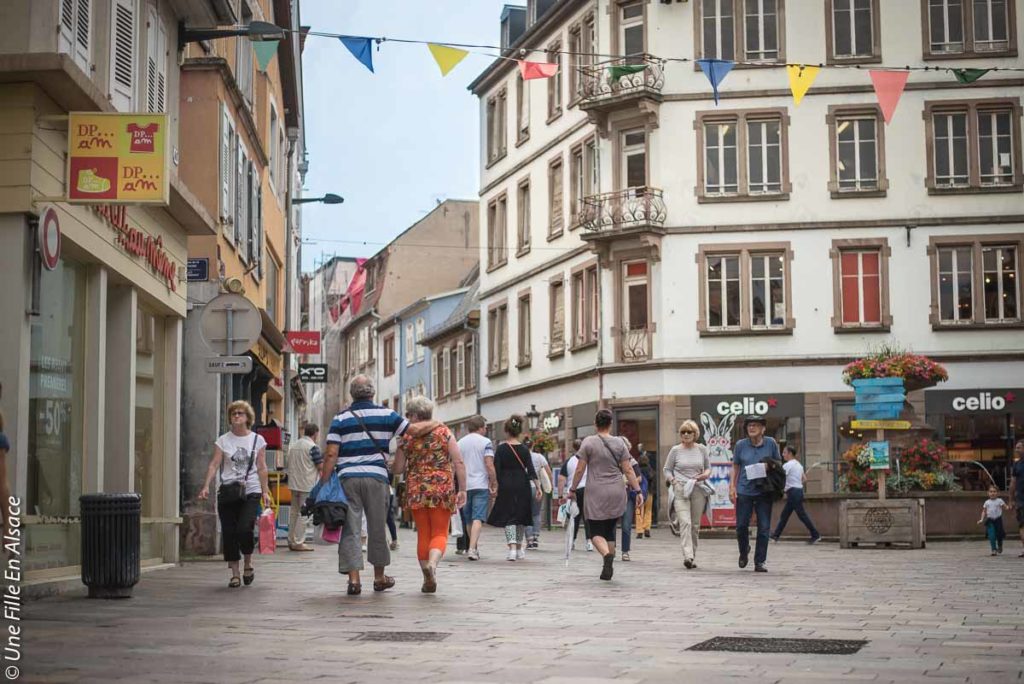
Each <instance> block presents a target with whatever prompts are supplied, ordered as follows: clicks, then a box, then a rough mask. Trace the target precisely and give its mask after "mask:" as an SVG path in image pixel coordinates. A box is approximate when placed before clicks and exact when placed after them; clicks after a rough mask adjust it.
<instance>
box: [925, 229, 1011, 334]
mask: <svg viewBox="0 0 1024 684" xmlns="http://www.w3.org/2000/svg"><path fill="white" fill-rule="evenodd" d="M1022 248H1024V238H1022V236H1021V235H1019V234H1012V235H981V236H975V237H972V238H958V237H946V236H942V237H932V239H931V245H930V246H929V253H930V255H931V267H932V279H933V285H932V316H931V322H932V326H933V327H935V328H943V327H960V326H965V325H966V326H972V327H982V326H998V325H1007V324H1009V325H1012V326H1015V327H1016V326H1019V325H1020V323H1021V315H1020V285H1019V283H1020V278H1021V267H1020V252H1021V249H1022Z"/></svg>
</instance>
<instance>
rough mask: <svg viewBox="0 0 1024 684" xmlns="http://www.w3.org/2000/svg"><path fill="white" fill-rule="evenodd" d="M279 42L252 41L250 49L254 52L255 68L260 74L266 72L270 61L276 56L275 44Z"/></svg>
mask: <svg viewBox="0 0 1024 684" xmlns="http://www.w3.org/2000/svg"><path fill="white" fill-rule="evenodd" d="M279 42H280V41H277V40H254V41H253V43H252V49H253V50H255V51H256V68H258V69H259V70H260V71H261V72H266V70H267V67H268V66H270V60H272V59H273V58H274V55H276V54H277V44H278V43H279Z"/></svg>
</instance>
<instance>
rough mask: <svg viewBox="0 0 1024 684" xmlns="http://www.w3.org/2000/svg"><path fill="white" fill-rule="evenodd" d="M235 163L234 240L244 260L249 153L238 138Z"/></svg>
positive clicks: (245, 250)
mask: <svg viewBox="0 0 1024 684" xmlns="http://www.w3.org/2000/svg"><path fill="white" fill-rule="evenodd" d="M236 160H237V161H236V165H235V171H236V174H235V218H234V234H235V239H234V240H233V242H234V244H235V247H236V248H237V249H238V252H239V256H240V257H241V258H242V261H245V259H246V257H247V251H248V250H247V247H248V245H247V243H246V237H247V236H246V232H247V231H248V229H249V173H248V171H249V155H248V153H247V152H246V150H245V146H244V145H243V144H242V140H241V138H239V139H238V154H237V155H236Z"/></svg>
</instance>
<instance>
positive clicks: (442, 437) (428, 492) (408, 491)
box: [394, 397, 466, 594]
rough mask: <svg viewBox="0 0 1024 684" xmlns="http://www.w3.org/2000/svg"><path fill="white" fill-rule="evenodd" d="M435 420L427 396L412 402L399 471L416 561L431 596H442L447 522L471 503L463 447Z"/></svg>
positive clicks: (400, 443) (432, 404)
mask: <svg viewBox="0 0 1024 684" xmlns="http://www.w3.org/2000/svg"><path fill="white" fill-rule="evenodd" d="M433 415H434V402H432V401H430V400H429V399H427V398H426V397H413V398H412V399H410V400H409V403H408V404H407V405H406V409H405V417H406V418H408V419H409V427H408V428H407V429H406V431H405V433H404V434H403V435H402V437H401V439H400V441H399V448H398V455H397V457H396V458H395V466H394V469H395V473H396V474H401V473H402V472H405V501H404V506H405V508H407V509H408V510H410V511H412V518H413V520H414V521H416V535H417V544H416V556H417V558H419V561H420V570H422V572H423V587H422V591H423V592H424V593H427V594H432V593H434V592H435V591H437V565H438V563H440V562H441V557H442V556H444V550H445V546H446V545H447V543H448V522H449V520H450V519H451V516H452V513H454V512H455V510H456V509H458V508H462V506H464V505H465V503H466V466H465V465H464V464H463V462H462V455H461V454H460V453H459V445H458V443H457V442H456V441H455V436H454V435H452V433H451V430H449V429H448V427H447V426H446V425H445V424H444V423H440V422H438V421H436V420H433ZM456 484H457V486H456Z"/></svg>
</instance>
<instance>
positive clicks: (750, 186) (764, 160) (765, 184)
mask: <svg viewBox="0 0 1024 684" xmlns="http://www.w3.org/2000/svg"><path fill="white" fill-rule="evenodd" d="M745 125H746V127H747V149H746V153H747V193H748V194H750V195H780V194H782V182H783V174H782V121H781V120H779V119H758V118H754V119H750V120H749V121H746V122H745ZM771 125H774V126H776V128H777V132H776V135H777V137H778V143H774V144H773V143H770V142H768V130H769V126H771ZM752 126H760V127H761V143H760V145H756V144H755V143H754V142H753V136H752V135H750V130H751V127H752ZM755 146H756V147H760V149H761V183H760V186H759V188H758V189H757V190H755V189H754V181H753V180H752V179H753V174H752V173H751V171H752V170H753V167H752V166H751V163H752V161H751V160H752V158H753V156H754V155H752V154H751V153H750V151H751V150H752V149H754V148H755ZM772 147H778V149H779V153H778V159H779V165H778V166H777V167H776V168H775V171H776V172H777V174H778V175H777V178H776V179H775V180H774V181H771V182H769V181H768V180H767V179H768V177H769V172H770V171H771V170H772V169H771V167H770V166H769V164H768V151H769V150H770V149H771V148H772ZM772 185H778V189H776V190H772V189H769V186H772Z"/></svg>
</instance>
